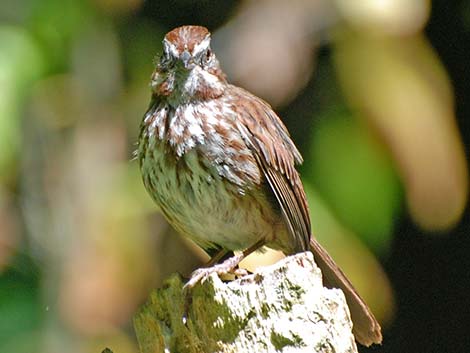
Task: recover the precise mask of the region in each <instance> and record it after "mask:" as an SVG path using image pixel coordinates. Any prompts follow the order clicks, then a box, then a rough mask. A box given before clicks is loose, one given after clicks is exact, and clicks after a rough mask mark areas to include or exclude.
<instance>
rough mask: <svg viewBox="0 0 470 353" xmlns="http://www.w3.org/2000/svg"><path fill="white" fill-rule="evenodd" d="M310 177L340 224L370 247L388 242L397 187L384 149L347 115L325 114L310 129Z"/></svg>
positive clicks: (397, 199) (396, 209)
mask: <svg viewBox="0 0 470 353" xmlns="http://www.w3.org/2000/svg"><path fill="white" fill-rule="evenodd" d="M313 131H314V134H313V137H312V145H311V156H312V164H311V169H310V173H311V175H312V179H313V180H314V183H315V186H316V187H317V189H318V191H319V193H320V194H321V195H322V196H323V198H324V199H325V200H326V201H327V203H329V204H330V206H331V207H332V209H333V210H334V211H335V212H336V214H337V216H338V217H339V219H340V220H341V221H343V222H344V223H345V225H346V226H348V227H349V228H351V229H352V230H354V231H355V232H356V233H357V234H358V235H360V236H361V237H362V238H363V239H364V240H365V241H366V242H367V243H368V244H369V245H370V246H371V247H373V248H374V249H376V250H380V249H381V248H383V247H385V246H386V244H388V242H389V240H390V237H391V235H392V231H393V222H394V219H395V217H396V216H397V214H398V212H399V210H400V205H401V188H400V184H399V181H398V178H397V175H396V173H395V170H394V168H393V165H392V163H391V160H390V158H389V156H388V155H387V151H386V150H385V149H384V147H383V146H382V145H380V144H379V143H378V142H377V141H376V140H375V139H374V137H373V136H371V135H370V134H369V133H368V132H367V131H366V129H364V127H363V126H362V125H361V123H360V121H358V120H356V119H354V118H353V117H352V116H351V115H350V114H349V113H347V112H344V111H343V112H338V111H335V112H333V113H329V114H326V115H325V116H323V117H322V118H321V119H320V120H319V121H318V122H317V123H316V125H315V126H314V129H313Z"/></svg>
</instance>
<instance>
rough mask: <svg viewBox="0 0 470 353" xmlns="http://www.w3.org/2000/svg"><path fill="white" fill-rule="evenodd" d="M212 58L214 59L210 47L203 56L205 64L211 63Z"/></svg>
mask: <svg viewBox="0 0 470 353" xmlns="http://www.w3.org/2000/svg"><path fill="white" fill-rule="evenodd" d="M211 59H212V51H211V50H210V49H207V50H206V52H205V54H204V57H203V60H204V63H205V64H207V63H209V61H211Z"/></svg>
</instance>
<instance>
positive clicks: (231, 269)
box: [184, 254, 248, 290]
mask: <svg viewBox="0 0 470 353" xmlns="http://www.w3.org/2000/svg"><path fill="white" fill-rule="evenodd" d="M243 258H244V256H243V254H240V255H234V256H232V257H230V258H228V259H227V260H225V261H224V262H222V263H220V264H215V265H213V266H211V267H203V268H199V269H197V270H196V271H194V272H193V273H192V274H191V278H190V279H189V281H188V282H187V283H186V284H185V285H184V290H188V289H191V288H194V286H195V285H196V284H198V283H204V282H205V281H206V280H207V279H208V278H209V277H210V275H211V274H213V273H216V274H217V275H219V276H221V275H227V274H233V275H235V276H239V277H242V276H245V275H247V274H248V272H247V271H246V270H244V269H241V268H237V266H238V264H239V263H240V261H241V260H243Z"/></svg>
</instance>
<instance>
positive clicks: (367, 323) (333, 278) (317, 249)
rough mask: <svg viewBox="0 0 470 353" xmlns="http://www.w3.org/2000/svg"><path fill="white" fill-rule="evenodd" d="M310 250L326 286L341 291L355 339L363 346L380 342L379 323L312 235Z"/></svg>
mask: <svg viewBox="0 0 470 353" xmlns="http://www.w3.org/2000/svg"><path fill="white" fill-rule="evenodd" d="M310 250H311V251H312V253H313V255H314V258H315V262H316V263H317V265H318V267H320V269H321V271H322V273H323V280H324V284H325V285H326V286H327V287H330V288H339V289H341V290H342V291H343V293H344V295H345V297H346V301H347V303H348V306H349V311H350V313H351V319H352V322H353V333H354V337H355V338H356V340H357V341H358V342H359V343H360V344H362V345H364V346H370V345H371V344H373V343H381V342H382V333H381V329H380V325H379V323H378V322H377V320H376V319H375V317H374V314H372V312H371V311H370V309H369V307H368V306H367V304H366V303H365V302H364V300H362V298H361V296H360V295H359V294H358V293H357V292H356V290H355V289H354V287H353V285H352V284H351V282H349V280H348V279H347V278H346V275H345V274H344V273H343V271H342V270H341V269H340V268H339V267H338V265H337V264H336V263H335V262H334V260H333V259H332V258H331V256H330V255H329V254H328V252H327V251H326V250H325V249H324V248H323V247H322V246H321V245H320V243H319V242H318V241H317V240H316V239H314V238H313V237H312V239H311V240H310Z"/></svg>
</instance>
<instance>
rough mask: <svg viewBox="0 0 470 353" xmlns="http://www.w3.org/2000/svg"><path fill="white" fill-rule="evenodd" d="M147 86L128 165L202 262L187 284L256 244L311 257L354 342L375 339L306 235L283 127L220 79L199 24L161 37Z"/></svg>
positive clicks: (297, 157) (348, 287) (370, 321)
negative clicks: (343, 310)
mask: <svg viewBox="0 0 470 353" xmlns="http://www.w3.org/2000/svg"><path fill="white" fill-rule="evenodd" d="M253 79H255V78H253ZM150 89H151V99H150V104H149V106H148V109H147V111H146V113H145V114H144V117H143V119H142V123H141V125H140V134H139V140H138V149H137V159H138V161H139V166H140V171H141V174H142V179H143V183H144V185H145V188H146V189H147V191H148V193H149V194H150V196H151V197H152V199H153V200H154V201H155V203H156V204H157V205H158V206H159V208H160V210H161V212H162V213H163V215H164V217H165V218H166V220H167V221H168V222H169V223H170V224H171V225H172V226H173V227H174V228H175V230H176V231H177V232H179V233H180V234H182V235H183V236H186V237H188V238H189V239H191V240H192V241H193V242H194V243H196V244H197V245H198V246H200V247H201V248H202V249H204V250H205V251H206V252H207V253H208V254H209V255H210V256H211V260H210V261H209V264H208V265H207V266H206V267H204V268H201V269H199V270H196V271H195V272H194V273H193V275H192V277H191V279H190V281H189V283H190V285H194V284H195V283H197V282H198V281H200V280H201V279H202V278H204V276H207V275H208V274H209V273H211V272H217V273H224V272H230V271H232V270H234V269H235V268H236V267H237V265H238V263H239V262H240V261H241V260H242V259H243V258H244V257H246V256H248V255H249V254H250V253H252V252H254V251H256V250H259V249H261V248H263V247H269V248H272V249H276V250H281V251H282V252H283V253H284V254H286V255H291V254H296V253H300V252H304V251H311V252H312V253H313V255H314V259H315V261H316V263H317V264H318V266H319V267H320V269H321V271H322V274H323V279H324V283H325V285H326V286H328V287H332V288H339V289H341V290H342V291H343V292H344V294H345V297H346V300H347V303H348V306H349V309H350V313H351V318H352V321H353V334H354V336H355V338H356V340H357V341H358V342H359V343H361V344H363V345H365V346H369V345H371V344H374V343H381V341H382V333H381V328H380V324H379V323H378V322H377V320H376V318H375V316H374V315H373V313H372V312H371V310H370V309H369V307H368V306H367V304H366V303H365V302H364V300H363V299H362V298H361V297H360V295H359V294H358V293H357V291H356V290H355V289H354V287H353V285H352V284H351V282H350V281H349V280H348V278H347V277H346V275H345V274H344V273H343V271H342V270H341V269H340V268H339V267H338V265H337V264H336V263H335V261H334V260H333V259H332V257H331V256H330V255H329V254H328V252H327V251H326V250H325V249H324V248H323V246H322V245H321V244H320V243H319V242H318V241H317V239H316V238H315V237H314V236H313V235H312V231H311V223H310V212H309V207H308V203H307V199H306V195H305V191H304V188H303V184H302V181H301V179H300V176H299V173H298V171H297V170H296V166H297V165H299V164H301V163H302V162H303V159H302V156H301V154H300V152H299V151H298V149H297V147H296V146H295V144H294V142H293V141H292V139H291V137H290V134H289V132H288V130H287V128H286V127H285V125H284V124H283V122H282V121H281V119H280V118H279V116H278V115H277V114H276V113H275V112H274V110H273V109H272V108H271V106H270V105H269V104H268V103H267V102H265V101H264V100H262V99H261V98H258V97H257V96H255V95H254V94H252V93H250V92H248V91H247V90H245V89H243V88H240V87H237V86H235V85H232V84H230V83H229V82H228V80H227V76H226V75H225V73H224V72H223V71H222V69H221V66H220V63H219V61H218V59H217V57H216V56H215V54H214V52H213V51H212V49H211V34H210V32H209V30H208V29H207V28H205V27H203V26H193V25H187V26H181V27H177V28H175V29H173V30H171V31H170V32H168V33H167V34H166V35H165V37H164V39H163V50H162V54H161V55H160V57H159V58H158V59H157V63H156V67H155V70H154V71H153V73H152V76H151V82H150ZM234 252H240V253H238V254H237V255H235V254H234ZM222 260H223V261H222Z"/></svg>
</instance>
